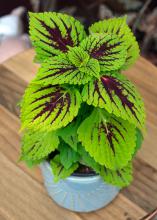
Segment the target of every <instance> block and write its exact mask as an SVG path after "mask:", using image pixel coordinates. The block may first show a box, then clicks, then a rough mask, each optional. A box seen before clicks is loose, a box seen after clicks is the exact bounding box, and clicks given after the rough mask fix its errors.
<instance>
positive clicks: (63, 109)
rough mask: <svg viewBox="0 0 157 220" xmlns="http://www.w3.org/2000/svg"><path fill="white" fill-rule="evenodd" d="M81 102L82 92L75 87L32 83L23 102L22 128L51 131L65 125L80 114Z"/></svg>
mask: <svg viewBox="0 0 157 220" xmlns="http://www.w3.org/2000/svg"><path fill="white" fill-rule="evenodd" d="M80 104H81V96H80V93H79V92H78V91H77V90H76V89H74V88H71V89H65V88H63V87H59V86H51V85H48V86H42V85H36V84H31V85H30V86H29V87H28V88H27V89H26V91H25V95H24V99H23V103H22V108H21V121H22V128H32V129H34V130H37V129H39V130H42V131H50V130H56V129H58V128H61V127H65V126H66V125H67V124H68V123H69V122H71V121H72V120H73V119H74V117H75V116H76V115H77V114H78V110H79V108H80Z"/></svg>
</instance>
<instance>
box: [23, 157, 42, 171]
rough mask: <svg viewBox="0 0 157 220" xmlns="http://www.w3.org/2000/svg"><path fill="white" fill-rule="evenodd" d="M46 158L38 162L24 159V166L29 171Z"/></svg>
mask: <svg viewBox="0 0 157 220" xmlns="http://www.w3.org/2000/svg"><path fill="white" fill-rule="evenodd" d="M45 159H46V158H42V159H40V160H30V159H24V160H25V163H26V165H27V166H28V167H29V168H30V169H31V168H34V167H35V166H37V165H39V164H40V163H42V162H43V161H44V160H45Z"/></svg>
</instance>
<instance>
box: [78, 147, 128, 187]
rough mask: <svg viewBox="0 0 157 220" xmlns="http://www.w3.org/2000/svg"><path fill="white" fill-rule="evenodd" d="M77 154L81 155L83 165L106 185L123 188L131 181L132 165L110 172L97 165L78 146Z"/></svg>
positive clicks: (82, 148)
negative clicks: (98, 175)
mask: <svg viewBox="0 0 157 220" xmlns="http://www.w3.org/2000/svg"><path fill="white" fill-rule="evenodd" d="M78 152H79V153H80V155H81V158H82V161H83V164H85V165H87V166H89V167H91V168H92V169H93V170H94V171H95V172H96V173H97V174H100V176H101V177H102V178H103V180H104V181H105V182H106V183H109V184H112V185H115V186H118V187H124V186H127V185H129V184H130V182H131V180H132V165H131V163H129V164H127V165H126V166H125V167H123V168H121V169H118V170H110V169H107V168H106V167H105V166H101V165H100V164H98V163H97V162H96V161H95V160H94V158H92V157H91V156H90V155H89V153H88V152H87V151H85V149H84V147H83V146H81V145H79V146H78Z"/></svg>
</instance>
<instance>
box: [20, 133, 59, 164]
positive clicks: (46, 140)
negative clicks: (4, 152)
mask: <svg viewBox="0 0 157 220" xmlns="http://www.w3.org/2000/svg"><path fill="white" fill-rule="evenodd" d="M58 145H59V139H58V136H57V135H56V132H39V131H37V132H34V131H32V130H30V131H26V132H25V134H24V136H23V137H22V152H21V160H26V161H27V162H28V164H30V163H29V161H31V160H33V161H34V162H33V163H36V162H37V163H38V161H39V160H41V159H43V158H45V157H46V156H48V154H50V153H51V152H52V151H54V150H55V149H56V148H57V147H58Z"/></svg>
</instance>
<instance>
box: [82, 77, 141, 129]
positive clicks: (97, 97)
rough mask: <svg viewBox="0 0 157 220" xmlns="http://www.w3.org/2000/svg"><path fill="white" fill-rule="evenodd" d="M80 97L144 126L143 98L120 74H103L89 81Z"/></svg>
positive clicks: (139, 125)
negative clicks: (97, 78)
mask: <svg viewBox="0 0 157 220" xmlns="http://www.w3.org/2000/svg"><path fill="white" fill-rule="evenodd" d="M82 99H83V101H85V102H87V104H88V105H93V106H95V107H100V108H104V109H105V110H107V111H108V112H109V113H111V114H114V115H116V116H117V117H120V118H122V119H125V120H128V121H129V122H130V123H133V124H135V125H136V126H137V127H139V128H142V129H143V128H144V126H145V109H144V103H143V100H142V98H141V96H140V94H139V93H138V91H137V90H136V88H135V86H134V85H133V84H132V83H131V82H130V81H129V80H128V79H127V78H126V77H125V76H124V75H122V74H118V73H117V74H116V73H115V74H105V75H104V76H102V77H101V78H100V80H95V81H91V82H89V83H88V84H86V85H85V86H84V89H83V92H82Z"/></svg>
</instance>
